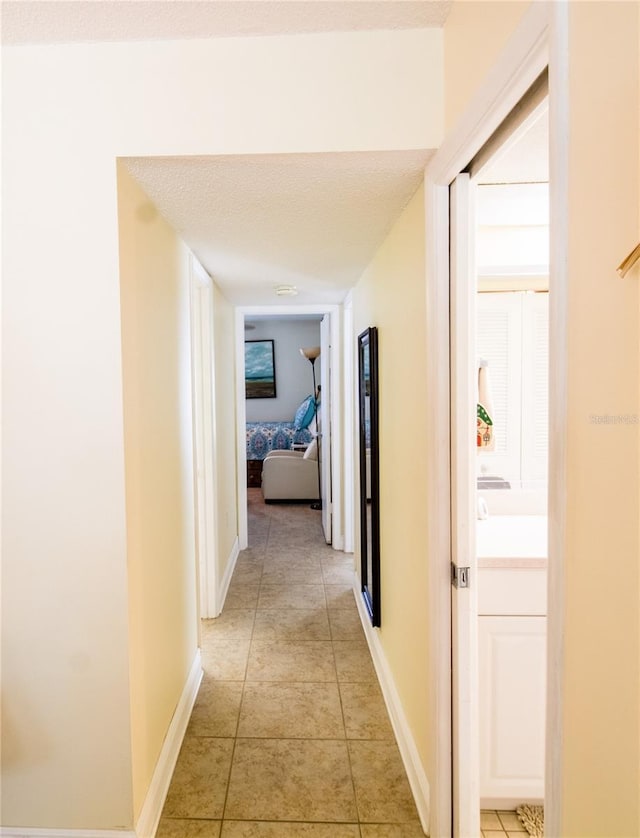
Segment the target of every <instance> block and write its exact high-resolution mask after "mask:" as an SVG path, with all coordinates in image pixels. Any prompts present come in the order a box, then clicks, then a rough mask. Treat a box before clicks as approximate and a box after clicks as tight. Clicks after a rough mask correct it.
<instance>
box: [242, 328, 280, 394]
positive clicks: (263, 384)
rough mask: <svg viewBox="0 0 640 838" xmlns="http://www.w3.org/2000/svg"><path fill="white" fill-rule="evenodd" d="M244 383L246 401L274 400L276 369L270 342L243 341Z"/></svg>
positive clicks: (271, 342)
mask: <svg viewBox="0 0 640 838" xmlns="http://www.w3.org/2000/svg"><path fill="white" fill-rule="evenodd" d="M244 383H245V393H246V396H247V398H248V399H275V397H276V368H275V363H274V355H273V341H272V340H245V342H244Z"/></svg>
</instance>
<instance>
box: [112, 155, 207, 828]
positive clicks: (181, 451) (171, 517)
mask: <svg viewBox="0 0 640 838" xmlns="http://www.w3.org/2000/svg"><path fill="white" fill-rule="evenodd" d="M118 218H119V230H120V297H121V308H122V366H123V388H124V431H125V473H126V505H127V568H128V578H129V631H130V639H129V654H130V678H131V729H132V765H133V803H134V819H136V820H137V818H138V816H139V814H140V810H141V808H142V804H143V803H144V796H145V794H146V791H147V788H148V786H149V783H150V781H151V777H152V775H153V771H154V768H155V766H156V762H157V760H158V756H159V754H160V749H161V747H162V744H163V741H164V738H165V734H166V732H167V728H168V726H169V723H170V722H171V718H172V716H173V713H174V711H175V709H176V706H177V704H178V701H179V699H180V695H181V693H182V689H183V687H184V684H185V681H186V680H187V676H188V674H189V671H190V669H191V666H192V664H193V659H194V656H195V654H196V650H197V645H198V636H197V602H196V554H195V527H194V521H195V509H194V474H193V438H192V415H191V403H192V397H191V345H190V340H191V338H190V310H189V252H188V250H187V248H186V247H185V245H184V244H183V243H182V242H181V241H180V239H179V238H178V236H177V235H176V233H175V232H174V230H173V229H172V228H171V227H170V226H169V225H168V224H167V222H166V221H165V220H164V219H163V218H162V216H160V215H159V214H158V213H157V211H156V210H155V208H154V206H153V204H152V203H151V202H150V201H149V199H148V197H147V196H146V194H145V193H144V192H143V191H142V190H141V189H140V187H139V186H138V185H137V184H136V183H135V182H134V181H133V180H132V178H131V177H130V176H129V174H128V173H127V171H126V170H125V169H124V167H123V166H122V165H119V166H118ZM159 650H162V654H159Z"/></svg>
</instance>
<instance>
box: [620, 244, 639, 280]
mask: <svg viewBox="0 0 640 838" xmlns="http://www.w3.org/2000/svg"><path fill="white" fill-rule="evenodd" d="M639 259H640V244H639V245H638V246H637V247H635V248H634V249H633V250H632V251H631V253H630V254H629V255H628V256H627V258H626V259H625V260H624V261H622V262H621V263H620V264H619V265H618V268H617V271H618V273H619V274H620V276H621V277H625V276H626V275H627V274H628V272H629V271H630V270H631V268H632V267H633V266H634V265H635V263H636V262H637V261H638V260H639Z"/></svg>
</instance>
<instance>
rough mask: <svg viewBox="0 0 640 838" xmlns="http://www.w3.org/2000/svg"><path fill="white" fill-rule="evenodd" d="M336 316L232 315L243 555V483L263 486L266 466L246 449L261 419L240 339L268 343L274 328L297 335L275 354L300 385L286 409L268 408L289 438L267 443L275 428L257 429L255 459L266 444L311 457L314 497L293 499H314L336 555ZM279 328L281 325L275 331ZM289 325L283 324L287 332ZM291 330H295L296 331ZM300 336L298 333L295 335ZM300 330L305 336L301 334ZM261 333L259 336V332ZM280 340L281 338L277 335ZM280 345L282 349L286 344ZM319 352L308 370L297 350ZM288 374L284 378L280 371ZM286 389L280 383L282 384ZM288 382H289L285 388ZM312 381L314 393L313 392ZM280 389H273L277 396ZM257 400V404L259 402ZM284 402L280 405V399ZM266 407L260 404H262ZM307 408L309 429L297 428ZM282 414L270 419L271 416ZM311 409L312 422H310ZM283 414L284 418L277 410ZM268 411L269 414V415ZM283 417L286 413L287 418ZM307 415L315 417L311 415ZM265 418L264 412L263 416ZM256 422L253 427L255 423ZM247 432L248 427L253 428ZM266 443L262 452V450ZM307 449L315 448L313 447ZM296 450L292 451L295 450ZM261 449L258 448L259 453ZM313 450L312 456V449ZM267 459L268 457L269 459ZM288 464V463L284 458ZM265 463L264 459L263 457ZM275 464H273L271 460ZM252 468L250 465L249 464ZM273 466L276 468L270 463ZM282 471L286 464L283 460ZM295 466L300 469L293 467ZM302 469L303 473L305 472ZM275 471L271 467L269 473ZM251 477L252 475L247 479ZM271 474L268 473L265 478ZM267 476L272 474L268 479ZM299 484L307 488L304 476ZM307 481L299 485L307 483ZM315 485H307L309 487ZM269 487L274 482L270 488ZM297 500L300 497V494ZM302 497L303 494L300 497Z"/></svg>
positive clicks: (290, 312) (247, 311) (318, 310)
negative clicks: (249, 396)
mask: <svg viewBox="0 0 640 838" xmlns="http://www.w3.org/2000/svg"><path fill="white" fill-rule="evenodd" d="M339 315H340V310H339V307H338V306H257V307H242V308H239V309H238V310H237V320H236V358H237V364H236V401H237V417H238V427H237V439H238V449H237V462H238V474H239V475H240V477H241V479H240V480H239V481H238V511H239V531H240V544H241V549H244V548H245V547H246V546H247V534H248V533H247V489H248V485H247V484H248V483H249V482H252V483H253V484H254V485H253V486H252V487H251V488H256V487H259V486H261V485H262V474H260V475H258V474H257V472H258V471H261V472H262V471H263V470H264V465H262V467H260V465H257V464H256V462H255V460H256V457H255V456H254V454H253V448H256V446H255V445H254V446H253V448H252V450H251V451H250V450H249V448H248V446H249V431H248V428H249V424H248V423H253V425H254V426H255V425H257V424H258V422H259V421H260V420H261V419H263V418H264V417H262V416H260V417H259V416H258V415H257V414H255V415H254V413H255V411H254V409H253V404H251V402H252V400H247V399H246V397H245V395H246V382H245V341H248V342H251V341H252V340H254V339H257V338H256V336H258V337H260V338H262V339H266V340H271V338H270V337H268V336H267V332H266V331H265V329H266V330H267V331H269V328H271V330H272V331H273V329H280V330H281V331H282V330H283V329H284V330H285V331H287V329H288V330H289V331H290V330H291V329H294V330H296V329H297V331H296V334H295V335H293V334H290V335H289V337H288V338H287V339H286V340H285V341H281V348H280V351H281V352H284V355H283V356H281V361H286V363H283V364H282V365H281V370H284V371H285V374H286V375H288V376H290V377H291V375H292V374H293V372H292V371H293V370H294V368H295V372H296V380H297V382H298V385H297V389H296V385H295V382H294V385H293V386H292V387H287V388H285V389H286V391H287V392H288V396H287V398H288V399H289V401H287V402H286V404H285V403H284V402H283V403H282V404H281V405H276V403H275V400H273V401H272V400H269V401H271V406H270V407H269V408H264V407H263V412H264V409H268V410H270V411H271V412H270V413H269V417H270V420H276V421H278V422H279V423H280V424H281V425H286V426H287V427H284V426H283V427H282V428H281V434H284V435H285V436H287V437H289V436H290V437H291V438H290V439H287V440H284V437H283V438H282V439H280V441H276V440H275V438H274V439H273V440H270V435H271V431H272V430H273V428H266V429H265V428H263V429H262V431H261V430H260V427H258V428H257V431H258V433H259V435H260V437H261V439H260V440H258V448H257V449H256V450H258V449H260V450H259V451H258V454H263V455H265V454H266V453H267V451H266V448H269V446H271V447H273V446H274V445H275V447H276V448H290V449H292V450H294V451H295V448H297V449H298V451H297V452H296V453H297V454H298V455H299V458H300V459H302V458H304V457H305V456H309V455H313V456H312V457H311V458H310V459H313V463H312V464H310V463H307V462H305V463H304V466H309V468H308V472H309V473H308V475H307V477H308V480H306V483H308V484H309V487H308V488H309V492H307V494H308V493H310V492H311V491H313V493H314V494H313V497H310V498H307V499H305V498H303V497H302V496H301V497H300V498H298V500H302V501H304V500H311V501H316V500H317V499H318V496H319V498H320V504H319V506H320V507H321V508H319V509H318V510H317V512H318V515H319V516H320V517H321V520H322V528H323V532H324V537H325V541H326V542H327V543H328V544H331V545H332V546H333V547H334V548H335V549H337V550H341V549H342V548H343V544H344V536H343V525H342V515H341V510H342V486H341V460H340V456H339V451H340V447H341V436H342V434H341V422H340V405H341V398H340V392H339V389H338V386H339V377H338V376H337V375H332V371H333V370H337V369H339V366H340V344H339V335H340V322H339ZM276 324H279V325H276ZM287 324H289V325H288V326H287ZM293 324H297V326H295V327H294V325H293ZM247 326H249V327H251V326H253V327H254V328H249V329H246V327H247ZM301 330H302V331H301ZM303 332H304V334H303ZM263 333H264V334H263ZM282 334H283V335H284V332H282ZM285 344H286V345H285ZM302 349H304V350H310V349H311V350H318V349H319V352H317V354H316V352H313V353H312V355H316V357H315V361H314V363H313V364H309V360H310V358H309V357H308V356H304V355H302V354H301V351H300V350H302ZM273 351H274V358H275V354H276V347H275V344H274V346H273ZM286 371H288V372H286ZM279 375H280V373H278V371H277V368H276V369H275V376H276V381H277V380H279V379H278V376H279ZM283 383H284V382H283ZM287 383H288V384H291V383H292V382H291V380H289V381H288V382H287ZM314 383H315V387H316V393H315V394H314V393H313V392H312V391H313V388H314ZM277 388H278V385H277V384H276V392H277ZM314 395H315V396H319V398H318V400H317V403H315V404H314V402H313V399H312V400H309V397H310V396H314ZM257 401H258V402H263V400H262V399H259V400H257ZM285 401H286V399H285ZM263 404H264V402H263ZM305 404H306V405H307V407H308V408H309V409H310V411H311V412H310V413H309V414H308V415H307V417H306V418H307V419H310V421H309V422H308V423H307V422H306V421H304V422H303V423H302V424H305V428H295V427H294V426H295V425H296V424H300V423H298V422H297V418H296V417H297V416H298V413H299V412H302V409H303V407H304V405H305ZM274 410H275V411H276V413H277V412H278V411H280V413H282V416H281V415H280V413H278V415H277V416H276V414H275V413H273V411H274ZM316 410H317V416H316ZM283 411H284V412H283ZM272 413H273V415H271V414H272ZM285 414H286V415H285ZM312 414H313V415H312ZM264 415H265V416H266V415H267V414H264ZM256 420H258V422H257V421H256ZM252 430H253V428H252ZM265 443H266V446H265ZM312 443H313V445H312ZM294 446H295V448H294ZM263 448H264V449H265V450H262V449H263ZM314 449H315V451H314ZM270 459H271V458H270ZM289 459H293V458H292V457H290V458H289ZM263 460H264V456H263ZM274 462H275V461H274ZM247 463H251V465H249V466H248V465H247ZM271 465H272V466H273V465H274V463H271ZM287 465H290V463H288V462H287ZM295 465H301V464H297V463H296V464H295ZM303 468H304V467H303ZM272 471H273V469H272ZM252 472H253V474H252ZM245 474H247V480H243V479H242V476H243V475H245ZM270 475H271V472H270ZM271 476H273V475H271ZM301 479H302V483H305V479H304V476H303V478H301ZM306 483H305V485H306ZM311 484H313V486H311ZM270 485H271V486H274V483H273V481H271V482H270ZM295 494H296V493H295V492H293V490H292V498H288V497H285V495H287V492H284V493H283V492H282V491H280V490H279V489H277V490H276V491H275V493H274V494H273V497H270V498H269V499H270V500H274V499H275V501H276V502H278V501H280V500H287V499H296V498H295ZM298 494H299V493H298ZM302 494H305V492H304V491H303V492H302Z"/></svg>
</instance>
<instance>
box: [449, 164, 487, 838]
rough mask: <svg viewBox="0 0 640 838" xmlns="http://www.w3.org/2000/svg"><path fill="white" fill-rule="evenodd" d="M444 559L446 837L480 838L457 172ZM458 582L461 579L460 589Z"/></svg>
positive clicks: (467, 316) (471, 302) (462, 182)
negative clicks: (448, 682) (448, 663)
mask: <svg viewBox="0 0 640 838" xmlns="http://www.w3.org/2000/svg"><path fill="white" fill-rule="evenodd" d="M450 206H451V215H450V254H451V263H450V285H451V307H450V317H451V324H450V334H451V347H450V350H451V553H452V555H451V559H452V563H453V565H455V566H456V567H457V568H458V574H459V576H461V575H462V574H463V571H462V570H461V569H462V568H465V569H467V570H466V571H464V573H465V575H466V582H468V587H462V586H460V587H456V586H455V585H452V588H451V620H452V626H451V634H452V763H453V766H452V767H453V835H454V836H459V838H477V836H479V835H480V789H479V734H478V724H479V714H478V593H477V580H478V574H477V560H476V544H475V541H476V538H475V536H476V495H477V491H476V402H477V394H476V387H477V369H476V367H475V299H476V271H475V264H474V263H475V208H474V187H473V184H472V183H471V181H470V178H469V175H467V174H461V175H458V177H457V178H456V179H455V181H454V182H453V183H452V184H451V188H450ZM460 584H462V581H461V583H460Z"/></svg>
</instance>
